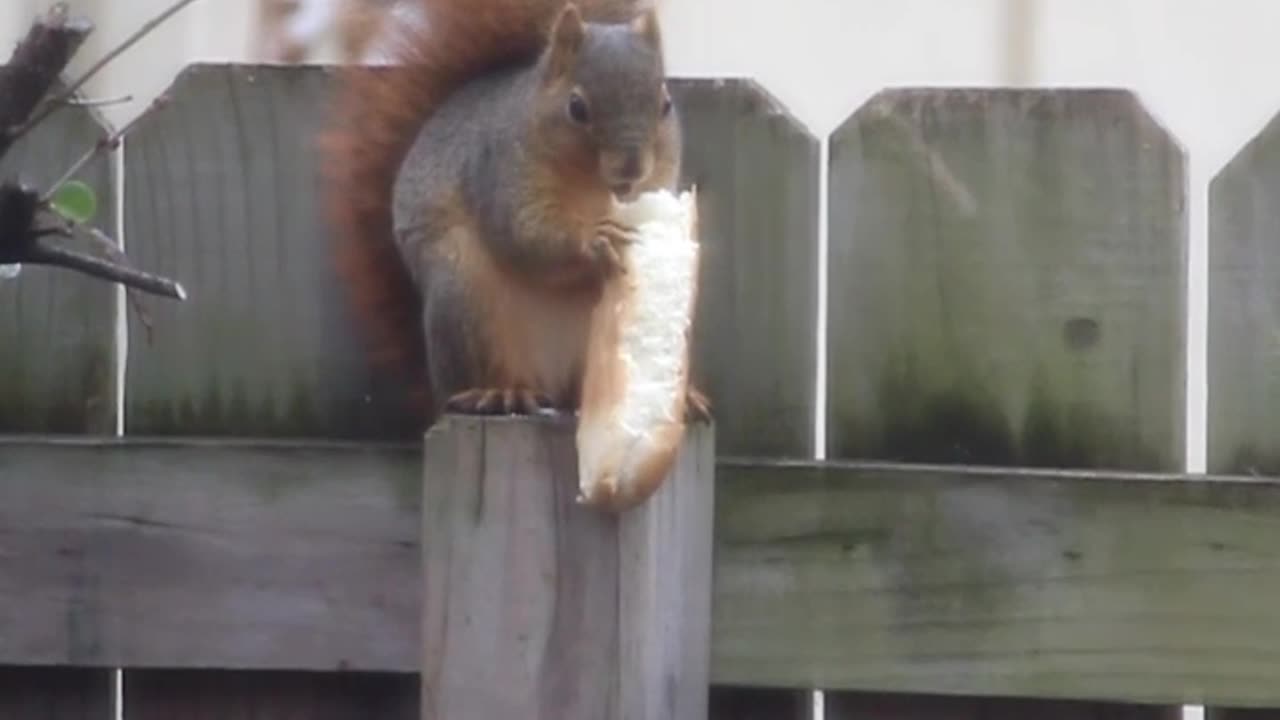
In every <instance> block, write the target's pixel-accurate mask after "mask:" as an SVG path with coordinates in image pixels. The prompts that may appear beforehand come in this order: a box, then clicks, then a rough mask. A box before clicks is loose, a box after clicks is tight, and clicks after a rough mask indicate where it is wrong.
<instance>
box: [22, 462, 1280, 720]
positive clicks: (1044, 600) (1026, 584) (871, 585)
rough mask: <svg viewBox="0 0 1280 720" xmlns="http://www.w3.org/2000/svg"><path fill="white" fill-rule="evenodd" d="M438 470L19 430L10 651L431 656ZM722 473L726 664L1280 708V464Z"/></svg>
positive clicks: (268, 658)
mask: <svg viewBox="0 0 1280 720" xmlns="http://www.w3.org/2000/svg"><path fill="white" fill-rule="evenodd" d="M420 466H421V454H420V452H419V451H417V450H416V449H414V448H396V449H386V450H382V451H374V450H370V449H367V448H361V447H357V446H354V445H351V446H344V445H332V446H318V445H299V446H292V445H287V444H280V445H279V446H268V447H260V446H252V445H247V444H239V443H237V444H218V443H213V442H208V443H189V444H187V443H179V442H176V441H174V442H171V443H159V442H141V441H137V440H134V441H105V442H101V443H89V442H85V441H78V442H72V441H65V442H59V443H57V444H56V449H55V450H54V451H53V452H50V450H49V448H48V447H45V446H40V445H37V444H36V443H35V442H34V441H31V440H28V441H23V440H19V439H7V440H0V528H3V530H0V548H3V551H0V583H3V584H2V585H0V598H21V601H20V602H14V601H12V600H9V601H4V600H0V662H7V663H32V662H42V663H51V662H61V663H67V662H72V661H73V658H79V659H81V660H82V662H83V663H84V664H94V665H102V664H108V665H109V664H110V663H118V664H121V665H125V666H136V665H146V666H153V667H154V666H165V665H176V666H186V667H230V668H243V669H255V668H291V669H331V668H335V667H339V665H340V663H342V661H345V665H343V666H344V667H348V668H351V669H356V670H379V671H398V672H417V671H418V669H419V667H418V656H419V650H418V642H417V638H418V633H417V629H416V626H415V624H414V623H415V622H416V615H415V613H416V611H417V608H418V595H419V591H418V590H417V589H416V588H418V583H419V580H418V578H419V577H420V570H419V569H418V564H417V563H418V557H417V551H416V543H417V537H418V533H417V528H418V527H419V523H420V522H421V520H420V513H421V510H420V500H419V498H420V497H421V495H420V485H419V483H418V480H417V478H418V473H419V472H420ZM716 473H717V485H716V521H715V522H716V526H715V532H716V545H715V550H714V553H715V555H714V559H715V564H716V566H715V577H714V585H713V592H714V595H713V610H714V615H713V622H712V661H711V662H712V665H711V680H712V682H713V683H719V684H724V685H735V686H738V685H760V686H772V687H784V688H785V687H794V688H806V687H813V686H818V687H825V688H828V689H848V690H875V691H884V692H904V693H913V692H914V693H943V694H948V695H989V696H1015V697H1041V696H1043V697H1055V698H1063V699H1081V698H1089V699H1093V700H1097V701H1103V700H1115V701H1124V702H1150V703H1170V704H1173V703H1181V702H1202V703H1207V704H1216V705H1230V706H1237V707H1268V706H1276V705H1277V704H1278V703H1280V687H1278V686H1277V685H1276V683H1275V678H1276V677H1277V675H1280V650H1278V649H1277V648H1276V646H1275V643H1273V642H1272V641H1271V638H1272V637H1274V636H1275V634H1276V632H1277V630H1280V604H1277V603H1275V602H1274V598H1275V597H1276V596H1277V594H1280V480H1269V479H1256V478H1245V477H1212V478H1208V479H1206V478H1198V477H1187V476H1178V475H1173V476H1156V475H1120V474H1114V473H1111V474H1108V473H1092V472H1088V471H1062V472H1054V471H1039V472H1036V471H1028V470H1019V469H968V470H966V469H961V468H947V467H939V466H894V465H876V464H862V463H849V464H834V463H833V464H830V465H826V466H823V465H815V464H812V463H800V462H796V463H783V464H779V465H777V466H770V465H760V464H751V463H747V462H745V461H734V460H731V459H722V460H721V461H720V462H719V464H718V466H717V471H716ZM259 486H262V487H259ZM263 487H265V488H267V489H266V490H264V489H263ZM268 490H269V491H268ZM402 545H403V547H402ZM211 575H212V576H211ZM218 578H221V579H218ZM19 588H20V589H21V591H22V592H21V593H18V589H19ZM273 608H274V609H275V610H276V611H278V612H275V611H273V610H272V609H273ZM139 613H145V616H146V617H147V619H148V622H147V624H148V628H149V629H148V632H147V633H139V632H137V628H138V627H139V624H140V621H139V620H138V618H139V617H141V615H140V614H139ZM68 618H72V619H73V620H74V621H75V622H70V623H69V622H68ZM282 618H283V620H282ZM72 636H74V638H73V637H72ZM830 699H831V696H828V700H829V701H830Z"/></svg>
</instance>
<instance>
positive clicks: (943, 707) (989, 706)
mask: <svg viewBox="0 0 1280 720" xmlns="http://www.w3.org/2000/svg"><path fill="white" fill-rule="evenodd" d="M824 709H825V710H826V718H827V720H1020V719H1023V718H1035V720H1181V718H1182V709H1181V708H1169V707H1152V706H1145V705H1120V704H1112V703H1096V702H1088V701H1083V700H1075V701H1066V700H1064V701H1057V702H1053V701H1044V700H1028V699H1022V698H963V697H948V696H941V695H934V696H925V695H882V694H873V693H867V694H853V693H850V694H840V695H836V696H834V697H832V698H831V699H830V700H828V701H827V702H826V705H825V708H824Z"/></svg>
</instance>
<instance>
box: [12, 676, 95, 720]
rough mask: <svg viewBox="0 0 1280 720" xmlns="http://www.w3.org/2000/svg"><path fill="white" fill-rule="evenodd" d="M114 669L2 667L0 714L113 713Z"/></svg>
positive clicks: (85, 716) (62, 718)
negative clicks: (112, 687) (112, 679)
mask: <svg viewBox="0 0 1280 720" xmlns="http://www.w3.org/2000/svg"><path fill="white" fill-rule="evenodd" d="M111 699H112V698H111V673H110V672H109V671H107V670H98V669H89V668H68V667H60V668H41V667H0V718H4V719H5V720H101V719H102V718H109V717H111Z"/></svg>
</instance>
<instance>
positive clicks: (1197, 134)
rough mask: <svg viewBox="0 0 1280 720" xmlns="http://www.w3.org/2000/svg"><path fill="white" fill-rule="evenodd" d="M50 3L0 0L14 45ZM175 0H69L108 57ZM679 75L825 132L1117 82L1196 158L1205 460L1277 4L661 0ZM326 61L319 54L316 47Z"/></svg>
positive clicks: (174, 49) (160, 55) (195, 51)
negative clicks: (1224, 265) (759, 90)
mask: <svg viewBox="0 0 1280 720" xmlns="http://www.w3.org/2000/svg"><path fill="white" fill-rule="evenodd" d="M50 2H51V0H3V1H2V2H0V43H5V44H6V46H8V45H10V44H11V43H12V42H13V41H14V40H16V39H17V38H18V37H19V36H20V35H21V34H22V32H24V31H25V28H26V24H27V22H29V20H30V19H31V17H33V14H34V13H35V12H36V11H37V10H39V9H42V8H45V7H47V6H48V5H49V4H50ZM169 2H170V0H114V1H112V0H71V1H70V2H69V4H70V5H71V7H72V8H73V9H74V10H75V11H77V12H82V13H85V14H87V15H89V16H90V17H93V18H94V19H95V20H96V22H97V24H98V28H99V29H98V31H97V32H96V33H95V35H94V37H93V38H92V39H91V41H90V43H89V45H88V46H87V47H86V48H85V50H84V51H82V53H81V57H80V58H79V60H78V61H77V66H78V67H84V65H85V64H87V63H88V62H92V60H93V59H95V58H97V57H98V56H100V55H101V54H102V53H103V52H105V50H106V48H109V47H110V46H111V45H112V44H114V43H115V42H118V41H119V40H120V39H122V38H124V37H125V36H126V35H128V34H129V33H130V32H132V31H133V30H134V29H135V28H137V27H138V26H139V25H140V24H141V23H142V22H143V21H144V20H145V19H146V18H148V17H150V16H152V15H154V14H156V13H157V12H159V11H160V10H161V9H163V8H164V7H165V6H167V5H168V4H169ZM255 3H256V0H198V1H197V2H196V3H195V4H194V5H192V6H191V7H189V8H187V9H186V10H184V11H183V12H182V13H181V14H180V15H179V16H177V17H175V18H174V19H173V20H171V21H170V22H169V23H168V24H167V25H166V26H165V27H164V28H162V29H161V30H160V31H158V32H156V33H154V34H153V35H151V36H150V37H148V38H147V39H145V40H143V41H142V42H141V43H140V44H139V45H137V46H135V47H134V48H133V49H131V50H130V51H129V52H128V53H127V54H126V55H124V56H123V57H121V58H120V59H119V60H118V61H117V62H115V63H114V64H113V65H112V66H110V67H109V68H108V69H107V70H105V71H104V72H103V73H102V74H101V75H100V76H99V77H98V79H97V80H96V81H95V82H94V83H92V84H91V86H90V91H91V92H92V93H94V94H95V95H99V96H116V95H120V94H124V93H129V94H132V95H134V101H133V102H132V103H128V104H124V105H119V106H112V107H109V108H106V109H105V110H104V112H105V114H106V115H107V116H108V117H109V118H110V119H111V120H112V121H113V122H117V123H119V122H123V121H125V120H127V119H128V118H129V117H131V116H132V115H133V114H135V113H137V112H139V111H140V110H141V109H142V108H143V107H145V105H146V103H147V102H148V101H149V100H150V99H151V98H152V97H154V96H155V95H156V94H157V93H159V92H160V91H162V90H163V89H164V88H165V86H166V85H167V84H168V83H169V82H170V81H171V79H172V78H173V76H174V74H175V73H176V72H177V71H178V70H179V68H180V67H181V66H182V65H183V64H184V63H186V62H189V61H191V60H249V59H253V58H252V56H251V48H252V46H253V25H252V22H253V19H254V15H255ZM663 13H664V16H665V23H664V32H665V35H666V39H667V43H668V52H669V58H670V60H669V62H670V64H671V68H672V72H673V73H674V74H676V75H681V76H690V75H694V76H703V75H738V76H750V77H754V78H756V79H757V80H758V81H760V82H761V83H762V84H763V85H765V86H766V87H767V88H768V89H769V90H770V91H772V92H773V93H774V94H775V95H777V96H778V97H779V98H780V99H781V100H782V101H783V102H784V103H785V104H786V105H787V106H789V107H790V108H791V110H792V112H793V113H794V114H795V115H796V116H797V117H799V118H800V119H801V121H803V122H804V123H806V124H807V125H808V126H809V128H810V129H811V130H812V131H813V132H814V133H815V134H817V135H819V136H822V135H825V134H826V133H828V132H829V131H830V130H832V129H833V128H834V127H835V126H836V125H838V124H839V123H840V122H842V121H843V120H844V119H845V118H846V117H847V116H848V115H849V114H850V113H851V112H852V111H853V110H855V109H856V108H857V107H858V106H859V105H860V104H861V103H863V102H864V101H865V100H866V99H867V98H868V97H869V96H870V95H872V94H873V93H874V92H876V91H877V90H879V89H880V88H882V87H885V86H891V85H993V84H996V85H1036V86H1119V87H1126V88H1130V89H1132V90H1134V91H1136V92H1137V93H1138V94H1139V96H1140V97H1141V98H1142V99H1143V101H1144V102H1145V103H1146V105H1147V107H1148V109H1149V110H1150V111H1151V112H1152V113H1153V114H1154V115H1155V116H1156V117H1157V118H1159V119H1160V120H1161V121H1162V122H1163V123H1164V124H1165V126H1166V127H1167V128H1168V129H1169V130H1170V131H1171V132H1172V133H1173V134H1174V135H1175V136H1176V137H1177V138H1178V139H1179V140H1180V141H1181V142H1182V143H1183V146H1184V147H1185V148H1186V150H1187V152H1188V157H1189V169H1190V188H1189V191H1190V200H1191V202H1190V222H1191V271H1192V272H1191V287H1190V291H1191V314H1190V318H1189V331H1190V333H1189V334H1190V355H1189V369H1190V373H1189V375H1190V378H1189V382H1188V390H1189V396H1188V415H1189V418H1188V428H1187V429H1188V433H1187V437H1188V443H1189V446H1188V460H1189V461H1188V469H1189V470H1192V471H1200V470H1203V467H1204V428H1203V425H1204V386H1203V375H1204V347H1205V335H1204V310H1205V284H1204V279H1205V273H1204V266H1205V235H1206V210H1207V207H1206V206H1207V202H1206V191H1207V183H1208V181H1209V180H1210V179H1211V178H1212V176H1213V175H1214V174H1215V173H1216V172H1217V171H1218V170H1219V169H1220V168H1221V167H1222V165H1223V164H1224V163H1225V162H1227V161H1228V160H1229V159H1230V158H1231V156H1232V155H1233V154H1234V153H1235V152H1237V151H1238V150H1239V148H1240V147H1241V146H1242V145H1243V144H1244V143H1245V142H1246V141H1247V140H1248V139H1249V138H1250V137H1251V136H1252V135H1253V134H1254V133H1256V132H1257V131H1258V130H1259V129H1261V127H1262V126H1263V125H1264V124H1265V123H1266V122H1267V121H1268V120H1269V119H1270V118H1271V116H1272V115H1274V114H1276V113H1277V111H1280V82H1276V81H1275V73H1276V70H1275V68H1277V67H1280V43H1277V42H1276V41H1275V28H1277V27H1280V2H1277V1H1276V0H1176V2H1170V0H895V1H894V2H885V1H884V0H784V1H783V2H779V1H778V0H666V1H665V5H664V10H663ZM322 57H324V56H323V55H322Z"/></svg>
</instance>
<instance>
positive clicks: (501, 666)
mask: <svg viewBox="0 0 1280 720" xmlns="http://www.w3.org/2000/svg"><path fill="white" fill-rule="evenodd" d="M573 427H574V424H573V423H572V422H571V421H562V420H547V421H530V420H505V419H489V420H485V419H473V418H463V417H450V418H447V419H446V420H444V421H442V422H441V423H439V424H437V425H436V426H435V427H434V428H433V429H432V430H431V431H430V432H429V433H428V435H427V442H426V459H427V460H426V469H425V484H424V492H423V502H422V506H423V508H424V509H425V512H424V517H423V533H424V534H423V542H424V552H423V563H424V565H423V568H424V570H423V575H424V580H423V581H424V587H425V590H424V595H423V611H422V612H423V620H422V628H423V644H424V654H423V660H422V663H423V668H422V674H423V691H422V697H423V709H422V718H423V720H469V719H474V720H488V719H489V718H508V717H521V718H530V719H533V718H545V719H546V720H552V719H554V720H588V719H590V720H611V719H612V720H620V719H621V718H635V719H636V720H686V719H688V720H694V719H695V718H705V717H706V713H707V707H708V699H707V687H708V682H709V681H708V663H709V661H710V651H709V647H708V643H709V642H710V634H711V630H710V623H711V549H712V524H713V523H712V521H713V513H712V510H713V499H714V492H713V485H714V473H713V470H714V457H715V447H714V444H713V441H714V439H713V434H712V430H711V429H710V428H709V427H708V426H705V425H700V426H695V427H693V428H691V429H690V431H689V434H688V435H687V436H686V439H685V445H684V447H683V448H682V449H681V451H680V455H679V457H678V458H677V460H676V465H675V467H674V469H673V470H672V472H671V475H670V476H669V477H668V479H667V481H666V482H665V483H664V485H663V486H662V487H661V488H660V489H659V490H658V491H657V492H656V493H655V494H654V495H653V496H652V497H651V498H650V499H649V500H648V501H647V502H646V503H644V504H643V505H641V506H640V507H638V508H636V509H634V510H632V511H629V512H627V513H624V514H623V515H621V516H618V515H614V514H611V513H604V512H600V511H598V510H594V509H588V508H586V507H583V506H579V505H577V504H576V503H575V498H576V496H577V492H578V473H577V453H576V451H575V449H574V435H573Z"/></svg>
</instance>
